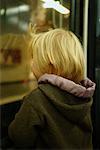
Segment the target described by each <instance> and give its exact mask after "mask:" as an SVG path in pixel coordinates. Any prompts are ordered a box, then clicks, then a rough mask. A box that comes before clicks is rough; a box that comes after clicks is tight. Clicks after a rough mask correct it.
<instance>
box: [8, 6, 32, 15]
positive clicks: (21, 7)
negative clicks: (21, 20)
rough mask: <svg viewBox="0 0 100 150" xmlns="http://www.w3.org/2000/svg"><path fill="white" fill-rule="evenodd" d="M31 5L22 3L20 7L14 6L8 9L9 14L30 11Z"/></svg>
mask: <svg viewBox="0 0 100 150" xmlns="http://www.w3.org/2000/svg"><path fill="white" fill-rule="evenodd" d="M29 9H30V8H29V6H28V5H21V6H18V7H13V8H8V9H7V11H6V14H7V15H13V14H17V13H18V12H19V11H20V12H27V11H29Z"/></svg>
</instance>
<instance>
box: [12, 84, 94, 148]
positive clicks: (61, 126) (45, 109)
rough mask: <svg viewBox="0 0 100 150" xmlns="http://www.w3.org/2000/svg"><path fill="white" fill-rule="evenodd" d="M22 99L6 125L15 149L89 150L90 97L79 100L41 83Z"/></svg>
mask: <svg viewBox="0 0 100 150" xmlns="http://www.w3.org/2000/svg"><path fill="white" fill-rule="evenodd" d="M23 100H24V102H23V104H22V106H21V108H20V110H19V112H18V113H17V114H16V116H15V119H14V120H13V122H12V123H11V124H10V126H9V136H10V138H11V140H12V141H13V142H14V143H15V146H16V147H17V148H21V149H22V148H25V149H26V150H28V149H64V150H72V149H81V150H82V149H83V150H85V149H88V150H90V149H92V124H91V116H90V114H91V105H92V98H79V97H76V96H74V95H72V94H70V93H68V92H66V91H64V90H61V89H60V88H58V87H56V86H54V85H51V84H48V83H45V84H44V83H42V84H39V86H38V88H37V89H35V90H34V91H32V92H31V93H30V94H29V95H27V96H26V97H24V99H23Z"/></svg>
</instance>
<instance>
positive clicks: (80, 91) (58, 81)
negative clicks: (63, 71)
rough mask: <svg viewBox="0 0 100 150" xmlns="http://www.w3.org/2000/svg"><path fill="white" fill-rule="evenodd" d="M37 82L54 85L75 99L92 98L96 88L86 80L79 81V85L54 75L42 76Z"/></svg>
mask: <svg viewBox="0 0 100 150" xmlns="http://www.w3.org/2000/svg"><path fill="white" fill-rule="evenodd" d="M38 82H39V83H41V82H44V83H51V84H52V85H55V86H57V87H59V88H60V89H62V90H65V91H67V92H69V93H71V94H73V95H75V96H77V97H83V98H88V97H92V96H93V94H94V91H95V86H96V84H95V83H94V82H92V81H91V80H90V79H88V78H86V79H85V80H83V81H81V82H80V83H79V84H76V83H75V82H73V81H71V80H68V79H65V78H63V77H60V76H57V75H54V74H44V75H43V76H41V77H40V78H39V80H38Z"/></svg>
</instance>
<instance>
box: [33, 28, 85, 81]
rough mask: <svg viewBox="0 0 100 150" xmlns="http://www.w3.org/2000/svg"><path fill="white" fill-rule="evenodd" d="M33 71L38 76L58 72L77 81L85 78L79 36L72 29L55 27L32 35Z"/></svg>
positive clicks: (57, 73)
mask: <svg viewBox="0 0 100 150" xmlns="http://www.w3.org/2000/svg"><path fill="white" fill-rule="evenodd" d="M31 50H32V55H33V72H34V74H35V76H36V77H37V78H39V77H40V76H41V75H43V74H45V73H50V74H56V75H59V76H62V77H65V78H67V79H70V80H72V81H75V82H79V81H81V80H82V79H83V78H84V55H83V49H82V46H81V44H80V42H79V40H78V38H77V37H76V36H75V35H74V34H73V33H72V32H70V31H65V30H63V29H54V30H51V31H49V32H46V33H40V34H34V35H33V36H32V43H31Z"/></svg>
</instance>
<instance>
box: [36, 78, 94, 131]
mask: <svg viewBox="0 0 100 150" xmlns="http://www.w3.org/2000/svg"><path fill="white" fill-rule="evenodd" d="M65 80H66V79H65ZM41 81H42V82H40V81H39V83H40V84H39V88H40V90H41V91H42V92H43V94H44V95H45V96H47V98H49V100H50V102H51V103H52V104H53V105H54V106H55V108H56V109H57V110H58V111H59V112H60V113H61V114H62V115H63V116H64V117H66V119H68V120H70V121H71V122H72V123H79V124H81V126H86V127H85V128H87V127H88V129H90V125H91V121H85V123H84V122H83V120H84V118H86V119H88V120H89V119H90V116H89V115H90V111H91V105H92V98H91V97H88V98H84V97H82V96H81V97H78V96H75V95H74V94H72V93H71V92H66V90H62V88H59V87H58V86H55V85H53V84H51V83H50V82H49V83H47V82H43V80H41ZM74 86H75V85H74ZM75 90H76V89H75ZM87 115H88V117H86V116H87ZM90 120H91V119H90ZM86 122H87V125H86Z"/></svg>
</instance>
